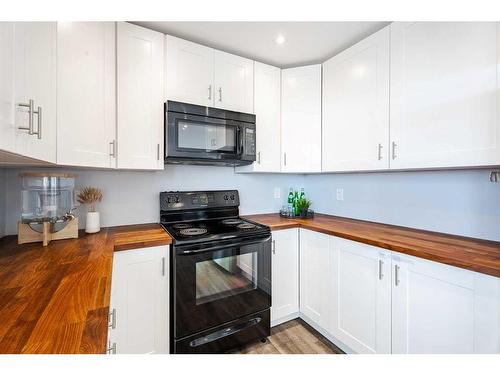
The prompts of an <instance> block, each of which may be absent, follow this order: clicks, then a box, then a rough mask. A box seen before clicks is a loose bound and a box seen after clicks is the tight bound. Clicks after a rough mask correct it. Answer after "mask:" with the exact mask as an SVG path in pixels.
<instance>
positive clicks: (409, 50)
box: [390, 22, 500, 169]
mask: <svg viewBox="0 0 500 375" xmlns="http://www.w3.org/2000/svg"><path fill="white" fill-rule="evenodd" d="M498 35H499V33H498V26H497V24H496V23H494V22H413V23H407V22H396V23H393V24H392V25H391V94H390V96H391V111H390V112H391V113H390V122H391V148H392V149H393V152H392V155H391V161H390V163H391V168H397V169H399V168H437V167H463V166H481V165H492V164H496V165H497V164H499V163H500V131H499V127H498V119H497V115H496V112H497V105H498V100H497V91H498V80H497V73H498V52H497V51H498V46H499V41H500V38H498Z"/></svg>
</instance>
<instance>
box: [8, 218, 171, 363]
mask: <svg viewBox="0 0 500 375" xmlns="http://www.w3.org/2000/svg"><path fill="white" fill-rule="evenodd" d="M79 235H80V237H79V238H78V239H68V240H58V241H52V242H51V243H50V244H49V246H47V247H43V246H42V244H41V243H33V244H24V245H18V244H17V236H8V237H4V238H2V239H0V353H87V354H93V353H94V354H95V353H104V352H105V351H106V337H107V330H108V328H107V324H108V309H109V300H110V292H111V270H112V263H113V252H114V251H119V250H128V249H134V248H143V247H150V246H160V245H168V244H170V243H172V239H171V238H170V236H169V235H168V234H167V233H166V232H165V231H164V230H163V229H162V228H161V227H160V226H159V225H158V224H141V225H128V226H121V227H112V228H104V229H102V230H101V231H100V232H99V233H96V234H90V235H89V234H85V233H84V232H83V231H80V233H79Z"/></svg>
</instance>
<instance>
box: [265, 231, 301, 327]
mask: <svg viewBox="0 0 500 375" xmlns="http://www.w3.org/2000/svg"><path fill="white" fill-rule="evenodd" d="M272 246H273V248H272V250H273V255H272V260H271V262H272V273H271V275H272V306H271V326H275V325H278V324H281V323H284V322H286V321H288V320H290V319H294V318H296V317H298V315H299V232H298V229H296V228H295V229H285V230H279V231H276V232H273V244H272Z"/></svg>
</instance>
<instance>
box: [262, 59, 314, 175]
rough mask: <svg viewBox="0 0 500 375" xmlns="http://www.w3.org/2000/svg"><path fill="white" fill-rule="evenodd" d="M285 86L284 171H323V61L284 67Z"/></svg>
mask: <svg viewBox="0 0 500 375" xmlns="http://www.w3.org/2000/svg"><path fill="white" fill-rule="evenodd" d="M281 90H282V91H281V151H282V153H283V157H282V164H281V171H282V172H290V173H307V172H321V65H309V66H303V67H299V68H291V69H283V70H282V71H281ZM257 137H258V135H257Z"/></svg>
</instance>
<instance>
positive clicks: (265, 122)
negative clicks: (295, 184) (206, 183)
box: [236, 61, 281, 172]
mask: <svg viewBox="0 0 500 375" xmlns="http://www.w3.org/2000/svg"><path fill="white" fill-rule="evenodd" d="M254 75H255V78H254V80H255V82H254V107H255V116H256V117H257V123H256V129H257V160H256V161H255V162H254V163H252V164H250V165H246V166H242V167H238V168H236V171H237V172H279V171H280V168H281V147H280V145H281V111H280V107H281V69H280V68H276V67H274V66H271V65H266V64H262V63H259V62H257V61H256V62H255V63H254Z"/></svg>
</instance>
